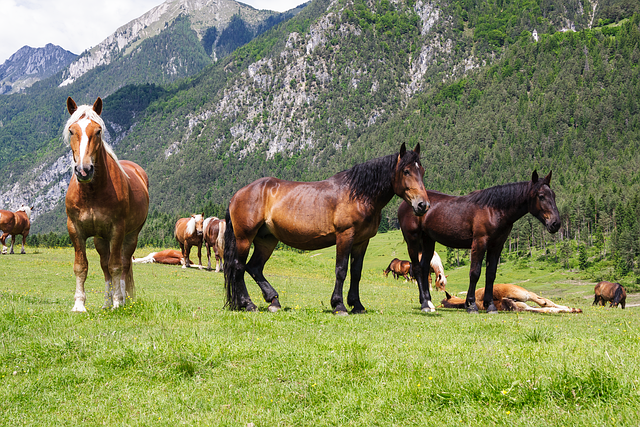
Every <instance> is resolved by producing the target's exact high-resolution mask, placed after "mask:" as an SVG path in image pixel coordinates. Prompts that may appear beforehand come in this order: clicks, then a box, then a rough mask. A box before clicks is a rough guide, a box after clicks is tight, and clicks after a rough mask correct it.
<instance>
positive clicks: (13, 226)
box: [0, 205, 33, 254]
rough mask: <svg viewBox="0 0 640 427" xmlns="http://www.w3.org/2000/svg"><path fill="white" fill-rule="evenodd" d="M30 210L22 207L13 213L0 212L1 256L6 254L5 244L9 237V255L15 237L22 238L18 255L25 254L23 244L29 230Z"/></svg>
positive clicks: (11, 251)
mask: <svg viewBox="0 0 640 427" xmlns="http://www.w3.org/2000/svg"><path fill="white" fill-rule="evenodd" d="M32 209H33V208H32V207H29V206H26V205H22V206H20V207H19V208H18V210H17V211H15V212H11V211H5V210H0V230H1V231H2V236H1V237H0V242H1V243H2V254H6V253H7V246H6V242H7V238H8V237H9V236H11V250H10V251H9V253H10V254H12V253H13V244H14V243H15V242H16V236H18V235H21V236H22V250H21V251H20V253H21V254H24V253H26V252H25V251H24V244H25V243H26V241H27V236H28V235H29V230H30V229H31V210H32Z"/></svg>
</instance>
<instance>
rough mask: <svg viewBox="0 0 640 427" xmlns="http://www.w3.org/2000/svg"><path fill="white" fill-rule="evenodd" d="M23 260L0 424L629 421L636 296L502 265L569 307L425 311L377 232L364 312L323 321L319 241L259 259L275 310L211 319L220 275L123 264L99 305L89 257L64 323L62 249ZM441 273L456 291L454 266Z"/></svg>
mask: <svg viewBox="0 0 640 427" xmlns="http://www.w3.org/2000/svg"><path fill="white" fill-rule="evenodd" d="M437 250H438V249H437ZM152 251H153V250H152V249H149V248H143V249H139V250H138V251H137V253H136V256H144V255H147V254H148V253H149V252H152ZM439 251H441V252H440V253H441V255H443V254H444V250H442V248H439ZM27 252H28V253H27V254H26V255H4V256H1V257H0V411H1V414H2V418H1V421H0V424H2V425H8V426H14V425H29V426H32V425H39V426H53V425H55V426H60V425H77V424H84V425H103V424H107V425H154V426H155V425H159V426H162V425H166V426H179V425H229V426H247V425H250V424H251V423H252V424H253V425H255V426H298V425H300V426H307V425H313V426H317V425H322V426H324V425H330V426H337V425H339V426H345V425H380V426H394V425H398V426H405V425H474V426H475V425H522V426H528V425H531V426H534V425H535V426H541V425H542V426H543V425H566V426H602V425H621V426H622V425H624V426H628V425H639V424H640V357H638V355H639V354H640V316H638V310H639V309H638V308H637V307H633V306H631V307H629V305H634V304H633V303H634V301H635V302H638V301H637V299H635V300H634V298H635V296H632V297H630V298H628V301H627V304H628V307H627V309H626V310H620V309H615V310H614V309H609V308H603V307H592V306H591V301H592V299H593V297H592V293H593V285H594V284H593V283H591V282H586V281H582V280H580V278H579V277H578V276H577V275H576V274H575V273H571V272H567V271H562V270H558V271H552V270H550V269H549V267H548V266H546V267H545V266H543V265H542V264H541V266H537V265H535V263H531V265H527V266H523V265H522V263H516V262H507V263H504V264H502V265H501V266H500V267H499V269H498V278H497V282H502V283H518V284H521V285H522V286H525V287H526V288H528V289H530V290H533V291H535V292H537V293H539V294H541V295H544V296H546V297H548V298H551V299H552V300H554V301H556V302H559V303H562V304H565V305H569V306H572V307H580V308H582V309H583V310H584V313H582V314H561V315H541V314H531V313H499V314H494V315H487V314H486V313H480V314H479V315H469V314H467V313H466V312H463V311H455V310H446V309H440V308H439V309H438V310H437V312H436V313H433V314H425V313H422V312H421V311H420V309H419V303H418V292H417V288H416V285H415V284H413V283H407V282H404V281H403V280H394V279H393V278H391V277H389V278H385V277H384V276H383V275H382V270H383V269H384V268H385V267H386V266H387V264H388V263H389V262H390V261H391V259H392V258H393V257H396V256H397V257H398V258H401V259H407V255H406V246H405V245H404V243H403V241H402V235H401V233H400V232H390V233H385V234H379V235H378V236H376V237H375V239H374V240H373V241H372V243H371V245H370V247H369V250H368V252H367V256H366V257H365V267H364V272H363V278H362V283H361V297H362V301H363V304H364V305H365V307H366V308H367V310H368V312H367V313H366V314H364V315H351V316H333V315H332V314H331V311H330V305H329V299H330V296H331V292H332V290H333V282H334V273H333V271H334V264H333V262H334V256H335V254H334V248H329V249H326V250H322V251H317V252H310V253H297V252H294V251H287V250H282V251H277V252H276V253H274V255H273V257H272V258H271V260H270V261H269V262H268V263H267V266H266V269H265V273H266V276H267V278H268V279H269V280H270V281H271V283H272V284H273V285H274V287H275V288H276V289H277V290H278V291H279V293H280V296H281V299H280V301H281V303H282V306H283V310H281V311H279V312H278V313H270V312H268V311H266V307H267V304H266V303H265V302H264V301H262V298H261V294H260V291H259V288H258V287H257V285H255V283H254V282H253V281H252V280H251V279H250V278H248V277H247V279H248V280H247V284H248V287H249V292H250V294H251V296H252V299H253V301H254V302H255V303H256V304H258V306H259V307H260V311H258V312H256V313H246V312H229V311H226V310H224V309H223V308H222V306H223V294H224V290H223V275H222V274H221V273H215V272H208V271H204V270H197V269H182V268H179V267H175V266H164V265H152V264H143V265H140V264H136V265H134V275H135V279H136V289H137V299H136V300H135V302H133V303H131V304H129V305H127V306H126V307H124V308H122V309H119V310H115V311H104V310H102V309H101V308H100V307H101V306H102V302H103V297H102V291H103V287H104V284H103V279H102V272H101V270H100V268H99V263H98V256H97V253H96V252H95V251H92V252H90V253H89V257H90V258H89V262H90V266H89V268H90V271H89V278H88V280H87V285H86V290H87V308H88V312H87V313H85V314H78V313H72V312H71V308H72V306H73V294H74V290H75V279H74V276H73V270H72V264H73V250H72V249H42V248H30V247H28V248H27ZM194 252H195V251H194ZM194 252H192V255H195V253H194ZM193 258H197V257H195V256H192V259H193ZM204 262H205V264H206V256H205V259H204ZM545 268H546V269H545ZM447 273H448V274H449V278H448V281H449V285H448V290H449V291H450V292H451V291H453V292H459V291H463V290H466V288H467V286H468V265H466V266H463V267H460V268H456V269H453V270H449V271H447ZM483 283H484V277H483V279H482V281H481V284H480V285H482V284H483ZM345 288H348V287H347V286H345ZM345 297H346V289H345ZM442 298H443V293H441V292H435V293H434V303H436V305H438V304H439V301H440V300H441V299H442Z"/></svg>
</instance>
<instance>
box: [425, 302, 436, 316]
mask: <svg viewBox="0 0 640 427" xmlns="http://www.w3.org/2000/svg"><path fill="white" fill-rule="evenodd" d="M422 311H423V312H424V313H435V312H436V307H435V306H434V305H433V303H432V302H431V301H427V303H426V304H423V306H422Z"/></svg>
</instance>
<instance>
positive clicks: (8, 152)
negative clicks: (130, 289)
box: [0, 0, 640, 240]
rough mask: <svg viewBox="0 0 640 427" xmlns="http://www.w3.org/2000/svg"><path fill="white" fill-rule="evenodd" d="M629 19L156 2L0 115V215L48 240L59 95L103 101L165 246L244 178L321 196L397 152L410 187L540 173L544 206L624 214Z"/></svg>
mask: <svg viewBox="0 0 640 427" xmlns="http://www.w3.org/2000/svg"><path fill="white" fill-rule="evenodd" d="M205 4H206V5H207V7H206V8H205V7H200V6H202V5H205ZM196 6H198V7H200V8H199V9H197V7H196ZM637 9H638V7H637V4H636V2H631V1H627V0H622V1H617V0H608V1H599V2H591V1H589V0H584V1H578V2H575V3H571V4H566V2H561V1H555V0H550V1H547V2H542V3H538V2H530V1H517V2H508V1H504V0H499V1H497V2H484V1H479V0H477V1H472V0H468V1H446V2H441V3H431V2H427V1H423V0H398V1H387V0H382V1H379V2H368V1H364V0H314V1H312V2H311V3H309V4H308V5H305V6H304V7H301V8H299V9H296V10H293V11H290V12H287V13H285V14H276V13H274V12H268V11H257V10H255V9H251V8H249V7H247V6H244V5H242V4H240V3H236V2H234V1H231V0H218V1H209V2H196V1H186V0H181V1H178V0H174V1H167V2H166V3H164V4H163V5H161V6H159V7H158V8H154V9H153V10H152V11H150V12H149V13H147V14H145V15H143V17H141V18H139V19H138V20H135V21H133V22H132V23H129V24H127V25H125V26H123V27H121V28H120V29H118V30H117V31H116V32H115V33H114V34H113V35H112V36H110V37H109V38H107V39H106V40H105V41H104V42H103V43H101V44H100V45H99V46H96V47H95V48H94V49H92V50H91V51H88V52H85V53H83V54H82V55H81V56H80V57H79V58H77V59H76V60H75V61H74V62H72V63H71V64H70V65H69V66H67V67H66V68H64V69H63V70H62V71H59V72H58V73H57V74H55V75H53V76H52V77H49V78H47V79H44V80H41V81H39V82H37V83H35V84H34V85H33V86H31V87H30V88H28V89H25V90H24V93H23V94H21V95H20V96H16V95H4V96H1V97H0V168H1V169H0V170H1V172H2V175H3V176H4V177H5V180H4V182H3V183H2V185H1V186H0V205H2V206H3V207H5V208H13V207H15V205H19V204H20V203H25V202H26V203H29V204H31V205H34V226H33V230H34V231H36V232H48V231H63V230H64V209H63V206H62V205H63V204H62V203H61V201H62V200H63V197H64V192H65V190H66V185H67V183H68V180H69V177H70V173H69V172H70V171H69V150H68V148H67V147H65V146H64V144H63V143H62V141H61V139H60V134H61V129H62V126H63V124H64V121H65V120H66V117H67V115H66V112H65V110H64V105H65V103H64V100H65V99H66V97H67V96H72V97H74V99H75V100H76V101H77V102H79V103H87V104H89V103H92V102H93V101H94V100H95V98H96V97H97V96H101V97H103V99H104V101H105V102H104V105H105V109H104V113H103V117H104V118H105V121H106V124H107V129H106V132H105V134H106V138H107V139H108V140H109V141H110V142H111V144H112V145H113V146H114V147H115V150H116V152H117V153H118V155H119V156H120V158H126V159H131V160H133V161H136V162H138V163H140V164H141V165H142V166H143V167H144V168H145V169H146V170H147V172H148V174H149V176H150V180H151V211H152V215H151V216H150V220H149V222H148V230H149V233H151V232H152V231H153V232H162V233H164V234H165V235H168V234H170V227H169V228H168V227H167V224H170V223H171V221H175V218H176V217H177V216H178V215H180V214H182V213H189V212H195V211H200V210H205V209H208V210H209V211H210V212H212V213H216V214H218V215H220V213H221V212H223V210H224V207H225V206H226V203H227V201H228V199H229V197H230V196H231V195H232V194H233V192H235V191H236V190H237V189H238V188H239V187H241V186H242V185H245V184H247V183H248V182H250V181H252V180H254V179H256V178H258V177H261V176H265V175H274V176H278V177H280V178H285V179H297V180H311V179H323V178H325V177H327V176H329V175H331V174H333V173H336V172H338V171H340V170H342V169H345V168H347V167H350V166H352V165H353V164H355V163H358V162H361V161H364V160H368V159H370V158H373V157H377V156H381V155H385V154H389V153H392V152H394V151H397V149H398V147H399V145H400V143H401V142H407V143H408V144H409V145H412V146H414V145H415V144H417V143H420V144H421V145H422V147H423V158H424V163H425V166H426V168H427V174H426V177H425V180H426V181H427V182H428V187H429V188H434V189H438V190H441V191H446V192H451V193H457V194H460V193H463V192H466V191H471V190H473V189H476V188H482V187H486V186H490V185H495V184H499V183H506V182H509V181H515V180H524V179H527V176H530V175H531V171H532V170H533V169H535V168H540V169H544V171H541V172H546V170H548V169H553V170H554V176H556V177H557V178H555V179H556V181H554V182H555V183H556V184H557V186H558V187H557V188H558V190H556V191H557V192H558V194H559V195H560V196H559V205H561V206H570V205H571V203H574V200H573V196H572V195H575V194H578V195H581V196H585V197H586V196H588V195H590V194H595V193H596V191H597V190H598V188H601V186H600V187H599V181H598V180H599V179H600V180H602V178H601V177H602V173H601V170H608V171H609V172H608V177H609V179H608V181H607V183H611V182H615V183H617V184H618V186H617V187H616V191H617V192H620V193H621V194H623V195H625V196H626V195H627V194H631V193H633V192H634V191H636V190H637V187H638V179H639V176H638V172H637V171H638V170H640V168H636V169H633V168H634V167H635V166H637V165H638V163H640V162H639V161H638V155H637V154H635V153H637V152H638V150H636V151H635V152H632V151H630V150H631V149H632V148H631V147H636V148H639V147H637V145H638V118H637V114H635V112H636V109H637V101H634V97H635V99H638V98H637V94H638V92H637V91H638V83H637V67H635V68H634V66H633V63H634V61H635V64H637V63H638V61H637V59H638V46H637V32H638V20H637V19H635V18H634V19H630V18H632V17H634V13H637V12H638V10H637ZM223 12H224V13H223ZM616 75H617V77H616ZM623 88H624V89H625V90H628V91H629V92H623ZM610 109H613V110H615V111H609V110H610ZM620 139H624V140H625V141H629V142H628V144H627V145H624V144H619V143H618V141H619V140H620ZM625 150H629V151H628V152H627V151H625ZM607 156H612V157H609V158H608V157H607ZM621 158H624V160H625V162H623V163H622V164H621V162H620V159H621ZM634 165H635V166H634ZM595 168H598V169H600V170H599V171H598V177H596V178H593V177H591V175H592V174H593V173H594V172H595ZM623 182H624V183H625V184H626V185H624V186H623V185H622V183H623ZM607 197H610V196H607ZM608 203H609V205H610V204H611V203H614V202H608ZM609 205H606V206H605V205H603V209H604V210H607V209H610V207H609ZM396 206H397V201H394V202H393V203H392V204H391V206H390V207H389V209H388V210H387V211H386V212H385V215H387V216H388V217H389V218H390V219H391V218H392V217H393V209H395V207H396ZM161 240H162V238H161Z"/></svg>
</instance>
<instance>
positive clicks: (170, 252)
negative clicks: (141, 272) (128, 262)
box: [133, 249, 184, 265]
mask: <svg viewBox="0 0 640 427" xmlns="http://www.w3.org/2000/svg"><path fill="white" fill-rule="evenodd" d="M133 262H135V263H140V264H151V263H157V264H169V265H184V259H183V258H182V252H181V251H179V250H177V249H165V250H163V251H159V252H151V253H150V254H149V255H147V256H146V257H144V258H133Z"/></svg>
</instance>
